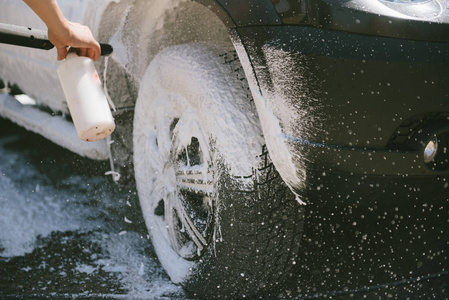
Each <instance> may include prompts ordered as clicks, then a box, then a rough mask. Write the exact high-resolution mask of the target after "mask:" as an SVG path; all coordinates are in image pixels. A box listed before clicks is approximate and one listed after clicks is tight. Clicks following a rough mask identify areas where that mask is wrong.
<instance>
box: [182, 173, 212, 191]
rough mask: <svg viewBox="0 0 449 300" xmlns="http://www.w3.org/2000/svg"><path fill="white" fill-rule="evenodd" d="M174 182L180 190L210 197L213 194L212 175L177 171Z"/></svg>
mask: <svg viewBox="0 0 449 300" xmlns="http://www.w3.org/2000/svg"><path fill="white" fill-rule="evenodd" d="M176 182H177V185H178V187H179V188H180V189H185V190H189V191H194V192H197V193H203V194H205V195H211V194H212V193H213V181H212V173H211V172H207V173H203V172H201V171H192V170H189V171H185V172H182V171H178V173H177V174H176Z"/></svg>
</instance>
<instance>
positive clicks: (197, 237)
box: [178, 206, 207, 251]
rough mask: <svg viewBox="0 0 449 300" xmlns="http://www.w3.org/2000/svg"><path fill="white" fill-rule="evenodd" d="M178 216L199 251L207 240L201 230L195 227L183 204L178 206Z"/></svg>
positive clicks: (205, 244)
mask: <svg viewBox="0 0 449 300" xmlns="http://www.w3.org/2000/svg"><path fill="white" fill-rule="evenodd" d="M178 213H179V217H180V218H181V222H182V224H183V226H184V228H185V229H186V230H187V232H188V234H189V236H190V238H191V239H192V241H193V242H194V243H195V245H196V246H197V247H198V250H199V251H202V250H203V249H204V247H205V246H207V241H206V239H205V238H204V236H203V235H202V234H201V232H200V231H199V230H198V229H197V228H196V226H195V224H194V223H193V221H192V220H191V219H190V217H189V215H188V214H187V212H186V211H185V209H184V207H183V206H179V207H178Z"/></svg>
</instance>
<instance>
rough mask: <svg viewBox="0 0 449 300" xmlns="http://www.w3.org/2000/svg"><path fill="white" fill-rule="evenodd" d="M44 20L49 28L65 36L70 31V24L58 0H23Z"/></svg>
mask: <svg viewBox="0 0 449 300" xmlns="http://www.w3.org/2000/svg"><path fill="white" fill-rule="evenodd" d="M23 1H24V2H25V3H26V4H27V5H28V6H29V7H30V8H31V9H32V10H33V11H34V12H35V13H36V14H37V15H38V16H39V18H41V20H42V21H44V23H45V25H47V27H48V29H49V30H51V31H53V32H54V33H56V34H58V35H60V36H63V35H65V33H67V32H68V31H69V29H68V28H69V24H68V21H67V20H66V18H65V17H64V16H63V15H62V13H61V11H60V9H59V6H58V3H57V2H56V0H23Z"/></svg>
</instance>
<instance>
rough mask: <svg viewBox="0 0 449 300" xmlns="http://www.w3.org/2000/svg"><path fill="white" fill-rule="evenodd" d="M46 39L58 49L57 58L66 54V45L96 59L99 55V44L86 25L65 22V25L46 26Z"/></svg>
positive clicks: (79, 53)
mask: <svg viewBox="0 0 449 300" xmlns="http://www.w3.org/2000/svg"><path fill="white" fill-rule="evenodd" d="M48 39H49V40H50V42H51V43H52V44H53V45H54V46H55V47H56V49H57V51H58V60H62V59H64V58H65V57H66V55H67V51H68V49H67V46H70V47H72V48H76V49H77V51H76V53H77V54H78V55H80V56H86V57H89V58H90V59H92V60H93V61H97V60H98V59H99V58H100V55H101V48H100V44H99V43H98V42H97V41H96V40H95V38H94V37H93V34H92V32H91V31H90V29H89V28H88V27H87V26H84V25H81V24H78V23H72V22H68V21H67V22H66V26H62V27H57V28H53V27H52V28H50V27H49V28H48Z"/></svg>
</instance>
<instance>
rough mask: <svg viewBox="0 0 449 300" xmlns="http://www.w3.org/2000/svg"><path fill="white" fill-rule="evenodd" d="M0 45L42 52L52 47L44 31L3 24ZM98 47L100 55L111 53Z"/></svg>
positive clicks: (110, 49) (0, 32) (105, 45)
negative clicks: (40, 50)
mask: <svg viewBox="0 0 449 300" xmlns="http://www.w3.org/2000/svg"><path fill="white" fill-rule="evenodd" d="M0 43H2V44H9V45H16V46H22V47H28V48H35V49H42V50H50V49H52V48H53V47H54V45H53V44H52V43H50V41H49V40H48V34H47V32H46V31H43V30H39V29H33V28H29V27H23V26H16V25H10V24H4V23H0ZM100 47H101V55H109V54H111V53H112V51H113V48H112V46H111V45H109V44H104V43H100Z"/></svg>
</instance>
